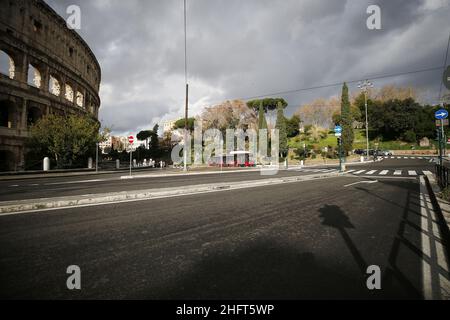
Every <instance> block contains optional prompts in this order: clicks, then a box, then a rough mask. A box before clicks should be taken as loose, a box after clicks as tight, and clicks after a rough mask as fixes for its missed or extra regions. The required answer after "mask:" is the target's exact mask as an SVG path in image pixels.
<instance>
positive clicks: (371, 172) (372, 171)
mask: <svg viewBox="0 0 450 320" xmlns="http://www.w3.org/2000/svg"><path fill="white" fill-rule="evenodd" d="M375 172H377V170H370V171H367V172H366V174H374V173H375Z"/></svg>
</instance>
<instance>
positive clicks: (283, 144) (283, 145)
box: [275, 102, 289, 158]
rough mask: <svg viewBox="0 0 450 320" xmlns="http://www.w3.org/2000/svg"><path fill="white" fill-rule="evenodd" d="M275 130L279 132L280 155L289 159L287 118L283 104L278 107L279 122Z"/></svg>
mask: <svg viewBox="0 0 450 320" xmlns="http://www.w3.org/2000/svg"><path fill="white" fill-rule="evenodd" d="M275 128H276V129H278V130H279V144H280V147H279V151H280V155H281V157H283V158H285V157H287V154H288V150H289V149H288V146H287V130H286V118H285V117H284V114H283V105H282V103H281V102H279V103H278V107H277V122H276V124H275Z"/></svg>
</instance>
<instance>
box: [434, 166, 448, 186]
mask: <svg viewBox="0 0 450 320" xmlns="http://www.w3.org/2000/svg"><path fill="white" fill-rule="evenodd" d="M449 171H450V170H449V168H447V167H444V166H441V165H440V164H436V166H435V173H436V180H437V183H438V184H439V186H440V187H441V188H442V189H444V188H446V187H448V186H449V185H450V181H449Z"/></svg>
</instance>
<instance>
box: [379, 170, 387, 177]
mask: <svg viewBox="0 0 450 320" xmlns="http://www.w3.org/2000/svg"><path fill="white" fill-rule="evenodd" d="M388 172H389V170H383V171H381V172H380V175H381V176H385V175H387V174H388Z"/></svg>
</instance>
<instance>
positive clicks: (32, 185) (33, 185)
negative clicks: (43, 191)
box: [28, 183, 39, 187]
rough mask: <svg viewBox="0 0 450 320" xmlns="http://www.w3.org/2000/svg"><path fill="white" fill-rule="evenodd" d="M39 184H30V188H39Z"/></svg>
mask: <svg viewBox="0 0 450 320" xmlns="http://www.w3.org/2000/svg"><path fill="white" fill-rule="evenodd" d="M38 185H39V184H37V183H32V184H29V185H28V186H30V187H36V186H38Z"/></svg>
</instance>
